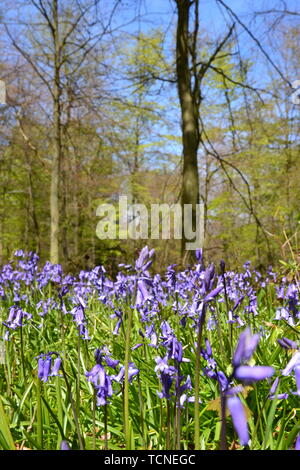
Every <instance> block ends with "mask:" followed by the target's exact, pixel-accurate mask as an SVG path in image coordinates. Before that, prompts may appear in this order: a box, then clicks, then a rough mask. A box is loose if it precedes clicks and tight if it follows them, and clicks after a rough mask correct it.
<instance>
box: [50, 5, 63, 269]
mask: <svg viewBox="0 0 300 470" xmlns="http://www.w3.org/2000/svg"><path fill="white" fill-rule="evenodd" d="M53 23H54V31H53V41H54V48H55V56H54V90H53V104H54V155H53V162H52V172H51V189H50V214H51V229H50V230H51V233H50V260H51V263H54V264H57V263H58V262H59V180H60V162H61V152H62V148H61V103H60V98H61V90H60V45H59V28H58V4H57V0H53Z"/></svg>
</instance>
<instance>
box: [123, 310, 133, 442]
mask: <svg viewBox="0 0 300 470" xmlns="http://www.w3.org/2000/svg"><path fill="white" fill-rule="evenodd" d="M126 326H127V328H126V337H125V378H124V434H125V442H126V448H127V449H128V450H130V447H131V438H130V423H129V420H130V418H129V377H128V375H129V374H128V372H129V362H130V336H131V327H132V309H131V308H130V307H129V309H128V319H127V325H126Z"/></svg>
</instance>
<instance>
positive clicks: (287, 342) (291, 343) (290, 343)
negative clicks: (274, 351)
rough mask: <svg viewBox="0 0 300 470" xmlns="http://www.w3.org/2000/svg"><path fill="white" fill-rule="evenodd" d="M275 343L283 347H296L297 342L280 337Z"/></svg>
mask: <svg viewBox="0 0 300 470" xmlns="http://www.w3.org/2000/svg"><path fill="white" fill-rule="evenodd" d="M277 343H278V344H279V345H280V346H281V347H282V348H284V349H286V350H288V349H298V345H297V343H295V341H292V340H291V339H289V338H285V337H283V338H282V339H278V340H277Z"/></svg>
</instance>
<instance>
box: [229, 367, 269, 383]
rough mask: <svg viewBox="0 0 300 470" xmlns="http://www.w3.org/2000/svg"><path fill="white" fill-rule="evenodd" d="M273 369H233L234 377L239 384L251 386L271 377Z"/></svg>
mask: <svg viewBox="0 0 300 470" xmlns="http://www.w3.org/2000/svg"><path fill="white" fill-rule="evenodd" d="M274 372H275V371H274V369H273V367H270V366H252V367H251V366H243V365H242V366H239V367H237V368H236V369H235V372H234V377H235V378H236V379H238V380H240V381H241V382H244V383H246V384H251V383H253V382H258V381H259V380H263V379H266V378H270V377H272V375H273V374H274Z"/></svg>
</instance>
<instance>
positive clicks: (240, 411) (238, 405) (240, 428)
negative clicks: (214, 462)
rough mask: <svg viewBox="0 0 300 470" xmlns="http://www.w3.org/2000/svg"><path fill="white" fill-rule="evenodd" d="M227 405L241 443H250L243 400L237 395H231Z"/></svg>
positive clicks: (244, 444)
mask: <svg viewBox="0 0 300 470" xmlns="http://www.w3.org/2000/svg"><path fill="white" fill-rule="evenodd" d="M227 406H228V409H229V411H230V414H231V417H232V421H233V425H234V429H235V430H236V432H237V435H238V436H239V440H240V443H241V445H242V446H246V445H248V443H249V432H248V423H247V417H246V413H245V410H244V407H243V405H242V402H241V400H240V399H239V398H238V397H237V396H230V397H228V398H227Z"/></svg>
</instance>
